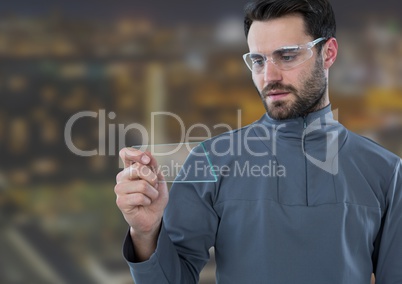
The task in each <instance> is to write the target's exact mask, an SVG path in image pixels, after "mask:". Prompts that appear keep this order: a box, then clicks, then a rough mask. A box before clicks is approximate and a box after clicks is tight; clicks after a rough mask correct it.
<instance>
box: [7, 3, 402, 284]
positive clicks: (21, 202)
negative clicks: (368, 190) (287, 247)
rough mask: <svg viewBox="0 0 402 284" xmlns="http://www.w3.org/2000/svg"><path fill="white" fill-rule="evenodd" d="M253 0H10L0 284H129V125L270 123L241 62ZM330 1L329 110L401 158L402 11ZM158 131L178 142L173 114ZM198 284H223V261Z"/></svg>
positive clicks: (134, 134) (135, 138)
mask: <svg viewBox="0 0 402 284" xmlns="http://www.w3.org/2000/svg"><path fill="white" fill-rule="evenodd" d="M246 2H247V1H245V0H232V1H215V2H213V1H198V2H196V3H194V2H190V1H187V2H186V1H183V0H172V1H165V2H163V1H161V0H159V1H147V2H146V3H145V2H144V3H143V2H140V1H134V0H133V1H111V0H102V1H76V0H70V1H47V0H41V1H35V2H34V1H21V0H16V1H9V2H6V1H2V3H1V5H0V7H1V9H0V227H1V234H0V255H1V256H0V283H5V284H8V283H10V284H11V283H32V284H34V283H38V284H39V283H40V284H43V283H105V284H110V283H116V284H126V283H132V280H131V277H130V274H129V270H128V267H127V265H126V263H125V261H124V260H123V258H122V254H121V245H122V240H123V238H124V236H125V233H126V230H127V226H126V224H125V222H124V220H123V218H122V216H121V214H120V212H119V211H118V209H117V207H116V204H115V195H114V192H113V188H114V183H115V175H116V174H117V173H118V171H119V162H118V151H119V148H120V146H122V145H126V146H131V145H137V144H141V143H143V140H142V139H141V135H140V133H139V131H138V128H135V127H133V128H132V129H130V128H129V127H127V126H129V125H133V123H136V124H138V125H143V126H144V127H145V128H147V129H149V127H150V125H151V112H156V111H165V112H172V113H175V114H176V115H178V116H179V117H180V118H181V119H182V120H183V122H184V123H185V126H186V128H187V129H188V128H189V127H190V126H191V125H194V124H196V123H203V124H205V125H207V126H209V127H210V129H211V130H212V129H213V126H214V125H217V124H219V123H225V124H228V125H230V126H231V127H233V128H237V127H238V126H239V125H241V126H243V125H246V124H249V123H251V122H253V121H255V120H256V119H258V118H259V117H260V116H261V115H262V114H263V112H264V109H263V107H262V105H261V102H260V99H259V97H258V95H257V93H256V91H255V88H254V86H253V84H252V81H251V74H250V72H249V70H248V69H247V67H246V66H245V65H244V63H243V61H242V58H241V55H242V54H243V53H245V52H247V46H246V42H245V38H244V34H243V26H242V9H243V6H244V4H245V3H246ZM332 2H333V6H334V9H335V12H336V15H337V21H338V35H337V38H338V42H339V47H340V49H339V55H338V60H337V62H336V64H335V65H334V66H333V67H332V69H331V71H330V77H331V78H330V96H331V102H332V106H333V109H338V110H339V120H340V121H341V122H342V123H343V124H344V125H345V126H346V127H348V128H349V129H351V130H352V131H355V132H357V133H360V134H362V135H365V136H367V137H369V138H371V139H373V140H375V141H377V142H378V143H380V144H381V145H383V146H384V147H386V148H387V149H389V150H390V151H392V152H394V153H396V154H397V155H399V156H402V143H401V142H402V131H401V130H402V22H401V18H400V14H401V12H402V9H401V4H400V3H399V2H396V1H390V0H386V1H379V2H377V1H376V2H374V1H369V2H367V1H360V0H359V1H352V2H353V3H350V2H351V1H346V0H342V1H341V0H338V1H336V2H335V1H332ZM82 111H87V112H91V113H90V115H92V117H91V116H88V115H87V116H86V117H83V118H81V119H79V120H77V121H76V122H75V123H74V125H73V127H72V141H71V142H72V143H73V145H74V146H75V147H77V148H78V149H81V150H82V151H96V153H94V154H92V155H89V156H88V157H82V156H79V155H77V154H76V153H73V152H72V151H70V149H69V148H68V147H67V144H66V141H65V129H66V125H67V122H68V121H69V119H70V118H71V117H72V116H73V115H75V114H77V113H79V112H82ZM87 114H88V113H87ZM239 114H240V115H239ZM239 117H240V119H239ZM159 123H160V124H162V126H161V125H159V128H158V129H159V130H158V132H159V133H158V134H157V138H158V141H155V142H157V143H175V142H180V141H179V140H180V134H181V133H180V128H179V125H178V122H177V121H176V120H175V119H173V118H172V117H166V118H165V119H163V121H161V122H159ZM120 126H121V128H119V127H120ZM219 130H220V131H219ZM222 131H223V129H222V128H220V129H216V131H215V132H213V133H212V134H218V133H219V132H222ZM199 132H200V133H197V131H194V132H193V133H192V135H193V136H195V135H196V134H199V135H200V136H205V132H202V131H199ZM201 283H214V263H213V260H212V261H211V262H210V263H209V264H208V265H207V268H206V269H205V270H204V272H203V274H202V280H201Z"/></svg>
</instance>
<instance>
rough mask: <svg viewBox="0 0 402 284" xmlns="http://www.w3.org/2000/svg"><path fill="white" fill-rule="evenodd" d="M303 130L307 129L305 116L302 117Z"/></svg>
mask: <svg viewBox="0 0 402 284" xmlns="http://www.w3.org/2000/svg"><path fill="white" fill-rule="evenodd" d="M303 128H304V129H306V128H307V119H306V117H305V116H304V117H303Z"/></svg>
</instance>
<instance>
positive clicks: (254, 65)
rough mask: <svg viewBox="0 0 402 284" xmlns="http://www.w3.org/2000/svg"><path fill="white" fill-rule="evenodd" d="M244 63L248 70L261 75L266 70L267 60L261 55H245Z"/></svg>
mask: <svg viewBox="0 0 402 284" xmlns="http://www.w3.org/2000/svg"><path fill="white" fill-rule="evenodd" d="M244 61H245V62H246V64H247V66H248V68H250V70H251V71H253V72H255V73H261V72H262V71H263V70H264V66H265V58H264V57H263V56H262V55H261V54H253V53H249V54H247V55H245V57H244Z"/></svg>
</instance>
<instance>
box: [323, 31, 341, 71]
mask: <svg viewBox="0 0 402 284" xmlns="http://www.w3.org/2000/svg"><path fill="white" fill-rule="evenodd" d="M337 54H338V42H337V41H336V38H334V37H331V38H330V39H329V40H328V41H327V42H326V43H325V45H324V47H323V51H322V56H323V59H324V68H325V69H329V68H330V67H331V66H332V64H334V62H335V60H336V56H337Z"/></svg>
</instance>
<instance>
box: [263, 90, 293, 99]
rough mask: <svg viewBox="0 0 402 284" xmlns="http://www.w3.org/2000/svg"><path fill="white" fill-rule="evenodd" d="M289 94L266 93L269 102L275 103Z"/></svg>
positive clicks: (279, 92)
mask: <svg viewBox="0 0 402 284" xmlns="http://www.w3.org/2000/svg"><path fill="white" fill-rule="evenodd" d="M289 94H290V93H289V92H287V91H279V90H273V91H269V92H268V94H267V97H268V98H270V99H271V100H273V101H275V100H280V99H282V98H284V97H286V96H287V95H289Z"/></svg>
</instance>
